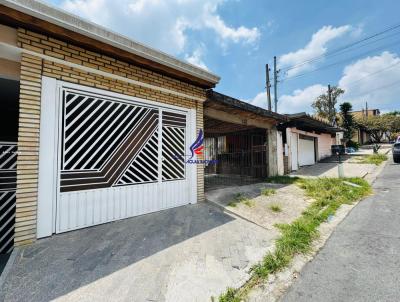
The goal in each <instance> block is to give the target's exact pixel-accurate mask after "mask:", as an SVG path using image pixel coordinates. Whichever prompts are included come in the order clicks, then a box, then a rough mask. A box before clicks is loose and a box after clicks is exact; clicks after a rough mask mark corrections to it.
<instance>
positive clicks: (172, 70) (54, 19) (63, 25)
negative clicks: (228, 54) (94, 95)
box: [0, 0, 220, 88]
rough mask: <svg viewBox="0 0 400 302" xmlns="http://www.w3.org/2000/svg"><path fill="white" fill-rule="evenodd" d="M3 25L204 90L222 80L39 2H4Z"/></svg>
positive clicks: (0, 15)
mask: <svg viewBox="0 0 400 302" xmlns="http://www.w3.org/2000/svg"><path fill="white" fill-rule="evenodd" d="M0 22H2V23H5V24H7V25H11V26H21V27H24V28H27V29H30V30H33V31H38V32H40V33H44V34H49V35H51V36H53V37H55V38H58V39H61V40H64V41H67V42H70V43H75V44H78V46H83V47H84V48H86V49H90V50H93V51H96V52H101V53H103V54H107V55H108V56H111V57H115V58H118V59H121V60H123V61H127V62H130V63H132V64H136V65H138V66H141V67H144V68H147V69H150V70H153V71H156V72H160V73H163V74H165V75H168V76H171V77H173V78H176V79H179V80H181V81H184V82H188V83H191V84H195V85H197V86H200V87H203V88H213V87H215V85H216V84H217V83H218V82H219V80H220V78H219V77H218V76H216V75H214V74H212V73H210V72H208V71H207V70H204V69H202V68H199V67H197V66H195V65H192V64H189V63H187V62H184V61H181V60H179V59H176V58H174V57H173V56H170V55H168V54H165V53H163V52H161V51H158V50H155V49H153V48H150V47H148V46H145V45H143V44H141V43H138V42H136V41H133V40H131V39H129V38H127V37H125V36H123V35H120V34H117V33H115V32H112V31H110V30H108V29H106V28H104V27H102V26H99V25H97V24H94V23H92V22H89V21H86V20H84V19H82V18H80V17H77V16H75V15H73V14H70V13H67V12H65V11H63V10H60V9H58V8H55V7H53V6H50V5H48V4H45V3H43V2H40V1H36V0H2V1H1V4H0Z"/></svg>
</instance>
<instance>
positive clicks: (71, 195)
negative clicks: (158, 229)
mask: <svg viewBox="0 0 400 302" xmlns="http://www.w3.org/2000/svg"><path fill="white" fill-rule="evenodd" d="M70 86H71V85H61V87H60V90H59V98H60V106H59V121H60V122H59V138H58V142H57V145H58V156H57V157H58V160H57V162H58V164H57V166H58V172H57V175H58V179H59V180H58V182H57V192H58V193H57V205H56V230H55V231H56V232H64V231H68V230H73V229H78V228H82V227H86V226H91V225H96V224H100V223H104V222H109V221H114V220H118V219H122V218H126V217H132V216H136V215H140V214H144V213H149V212H154V211H158V210H161V209H165V208H170V207H174V206H178V205H183V204H187V203H191V202H193V196H191V195H190V194H191V192H193V189H192V188H191V187H190V186H193V183H194V181H195V179H194V178H195V177H196V176H195V173H192V172H191V173H188V171H189V170H191V171H193V167H187V164H185V162H184V161H183V160H182V158H185V156H186V155H185V152H186V150H188V146H189V145H190V143H191V141H190V138H191V137H192V136H193V133H194V132H195V129H194V127H192V126H191V125H192V124H193V123H194V121H195V119H192V118H191V117H192V115H190V114H189V112H188V110H185V109H183V108H182V109H181V108H178V107H177V108H169V107H166V106H163V105H162V104H158V103H155V102H148V101H142V100H139V99H133V98H128V97H125V96H121V95H115V94H110V93H108V92H104V91H99V90H94V89H89V90H88V89H87V88H84V89H76V88H77V85H74V86H73V88H71V87H70ZM79 88H83V87H79ZM194 188H195V185H194Z"/></svg>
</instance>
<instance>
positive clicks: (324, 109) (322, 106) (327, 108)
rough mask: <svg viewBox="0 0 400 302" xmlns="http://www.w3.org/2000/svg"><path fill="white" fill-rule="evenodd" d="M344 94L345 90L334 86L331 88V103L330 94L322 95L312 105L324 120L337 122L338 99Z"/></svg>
mask: <svg viewBox="0 0 400 302" xmlns="http://www.w3.org/2000/svg"><path fill="white" fill-rule="evenodd" d="M343 93H344V90H343V89H341V88H339V87H337V86H333V87H331V102H330V101H329V95H328V93H324V94H321V95H320V96H319V97H317V99H316V100H315V101H314V103H313V104H312V105H311V106H312V107H313V108H314V110H315V111H316V113H317V115H318V116H320V117H323V118H326V119H328V120H329V121H330V122H333V121H335V120H336V108H335V106H336V104H337V101H338V98H339V96H340V95H341V94H343Z"/></svg>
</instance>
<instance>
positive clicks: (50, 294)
mask: <svg viewBox="0 0 400 302" xmlns="http://www.w3.org/2000/svg"><path fill="white" fill-rule="evenodd" d="M274 236H276V233H275V232H273V231H266V230H264V229H263V228H261V227H258V226H256V225H254V224H252V223H249V222H247V221H245V220H241V219H237V218H234V217H232V216H229V215H227V214H224V213H223V212H221V211H220V210H219V209H217V208H215V207H213V206H211V205H208V204H204V203H203V204H197V205H191V206H184V207H180V208H175V209H170V210H165V211H162V212H158V213H154V214H149V215H144V216H140V217H136V218H131V219H126V220H123V221H118V222H113V223H109V224H104V225H100V226H96V227H92V228H88V229H84V230H80V231H74V232H69V233H65V234H61V235H57V236H53V237H52V238H48V239H43V240H40V241H38V242H37V243H36V244H34V245H31V246H29V247H26V248H23V249H21V250H20V254H19V255H18V257H17V258H16V262H15V264H14V267H13V268H12V270H11V272H10V274H9V276H8V278H7V281H6V283H5V285H4V288H3V289H2V290H1V294H0V301H1V300H2V299H4V300H5V301H50V300H56V301H96V302H97V301H174V302H175V301H185V302H188V301H210V297H211V296H212V295H214V296H217V295H218V294H219V293H221V292H222V291H224V290H225V288H226V287H228V286H238V285H240V284H241V283H242V282H243V281H244V280H245V279H246V278H247V277H248V274H247V272H248V270H249V268H250V267H251V266H252V265H253V264H254V263H255V262H258V261H259V260H261V259H262V256H263V255H264V254H265V253H266V251H267V249H268V248H269V247H270V246H271V245H272V242H273V238H274Z"/></svg>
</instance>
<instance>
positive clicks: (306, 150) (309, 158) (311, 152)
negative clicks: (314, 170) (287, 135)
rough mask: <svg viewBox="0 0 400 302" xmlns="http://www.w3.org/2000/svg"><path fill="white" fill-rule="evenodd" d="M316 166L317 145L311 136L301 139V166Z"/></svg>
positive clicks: (303, 136) (301, 136)
mask: <svg viewBox="0 0 400 302" xmlns="http://www.w3.org/2000/svg"><path fill="white" fill-rule="evenodd" d="M313 164H315V143H314V138H313V137H311V136H305V135H301V134H300V137H299V165H300V166H308V165H313Z"/></svg>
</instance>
